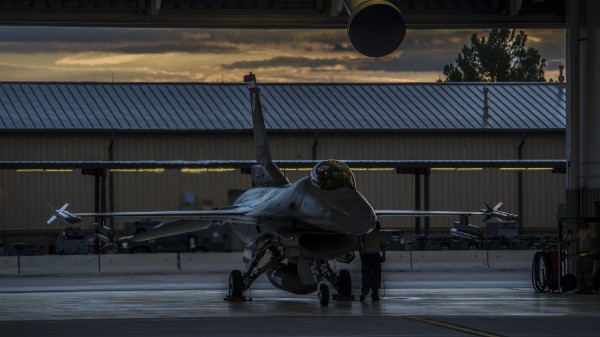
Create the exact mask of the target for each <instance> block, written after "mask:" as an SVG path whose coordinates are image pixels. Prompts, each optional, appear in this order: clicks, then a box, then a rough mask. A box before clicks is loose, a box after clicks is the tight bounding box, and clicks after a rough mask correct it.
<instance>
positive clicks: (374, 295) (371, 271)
mask: <svg viewBox="0 0 600 337" xmlns="http://www.w3.org/2000/svg"><path fill="white" fill-rule="evenodd" d="M358 251H359V253H360V260H361V272H362V279H361V280H362V287H361V293H360V298H359V300H360V301H361V302H363V301H364V300H365V298H366V297H367V295H368V294H369V291H371V299H372V300H373V301H374V302H375V301H379V300H380V298H379V288H381V264H382V263H383V262H384V261H385V239H384V238H383V235H382V234H381V225H380V224H379V221H377V224H376V226H375V228H374V229H373V230H372V231H371V232H369V233H367V234H365V235H363V236H362V237H361V240H360V244H359V247H358Z"/></svg>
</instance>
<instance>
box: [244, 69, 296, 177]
mask: <svg viewBox="0 0 600 337" xmlns="http://www.w3.org/2000/svg"><path fill="white" fill-rule="evenodd" d="M244 82H246V83H248V90H249V91H250V103H251V109H252V126H253V129H254V146H255V147H256V162H257V165H253V166H252V186H277V185H287V184H289V183H290V182H289V181H288V179H287V178H286V177H285V175H284V174H283V172H281V170H279V168H278V167H277V166H276V165H275V164H274V163H273V161H272V159H271V150H270V149H269V142H268V139H267V129H266V127H265V119H264V117H263V111H262V104H261V103H260V89H259V88H258V85H257V84H256V76H255V75H254V74H253V73H250V74H249V75H246V76H244Z"/></svg>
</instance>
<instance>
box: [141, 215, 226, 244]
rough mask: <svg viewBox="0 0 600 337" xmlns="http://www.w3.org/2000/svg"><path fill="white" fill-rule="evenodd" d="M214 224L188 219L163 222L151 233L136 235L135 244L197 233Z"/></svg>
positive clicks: (150, 231)
mask: <svg viewBox="0 0 600 337" xmlns="http://www.w3.org/2000/svg"><path fill="white" fill-rule="evenodd" d="M213 223H214V222H213V221H206V220H205V221H201V220H200V221H199V220H187V219H183V220H176V221H172V222H163V223H160V224H159V225H157V226H156V227H154V228H153V229H151V230H149V231H146V232H143V233H139V234H136V235H135V236H134V237H133V242H140V241H146V240H153V239H158V238H163V237H166V236H172V235H178V234H185V233H190V232H195V231H199V230H203V229H206V228H208V227H210V226H211V225H212V224H213Z"/></svg>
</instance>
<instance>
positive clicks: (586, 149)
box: [567, 0, 600, 217]
mask: <svg viewBox="0 0 600 337" xmlns="http://www.w3.org/2000/svg"><path fill="white" fill-rule="evenodd" d="M568 6H569V8H568V11H569V12H568V15H567V20H568V22H567V44H568V52H567V63H568V65H569V66H570V69H568V73H567V75H568V81H567V90H568V95H569V96H568V99H569V101H568V109H567V161H568V167H567V170H568V171H567V173H568V175H567V205H568V211H569V216H571V217H591V216H594V201H595V200H600V151H599V149H600V85H599V80H598V79H600V63H599V60H600V21H599V20H598V19H597V14H598V13H600V1H594V0H580V1H575V0H574V1H569V2H568Z"/></svg>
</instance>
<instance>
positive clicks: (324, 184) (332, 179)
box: [310, 159, 356, 190]
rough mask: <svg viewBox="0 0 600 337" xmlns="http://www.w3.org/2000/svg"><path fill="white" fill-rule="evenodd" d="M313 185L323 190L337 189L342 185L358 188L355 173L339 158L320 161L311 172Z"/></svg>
mask: <svg viewBox="0 0 600 337" xmlns="http://www.w3.org/2000/svg"><path fill="white" fill-rule="evenodd" d="M310 180H311V182H312V183H313V185H315V186H317V187H319V188H320V189H323V190H337V189H339V188H342V187H348V188H351V189H356V182H355V180H354V174H352V171H351V170H350V168H349V167H348V166H346V164H344V163H342V162H339V161H337V160H332V159H330V160H326V161H322V162H320V163H318V164H317V165H315V167H313V169H312V171H311V172H310Z"/></svg>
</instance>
